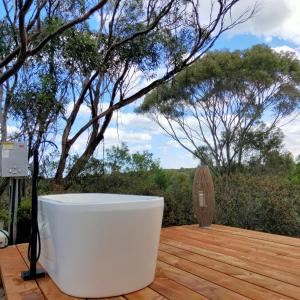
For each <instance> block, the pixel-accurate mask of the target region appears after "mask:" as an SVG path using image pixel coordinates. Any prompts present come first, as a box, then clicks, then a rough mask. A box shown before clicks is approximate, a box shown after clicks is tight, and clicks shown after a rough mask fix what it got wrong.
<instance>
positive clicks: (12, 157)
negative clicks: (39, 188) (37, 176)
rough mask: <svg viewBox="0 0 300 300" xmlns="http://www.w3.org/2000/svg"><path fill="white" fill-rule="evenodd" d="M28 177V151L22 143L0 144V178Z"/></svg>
mask: <svg viewBox="0 0 300 300" xmlns="http://www.w3.org/2000/svg"><path fill="white" fill-rule="evenodd" d="M27 175H28V151H27V146H26V144H24V143H17V142H5V143H1V144H0V176H1V177H12V178H16V177H25V176H27Z"/></svg>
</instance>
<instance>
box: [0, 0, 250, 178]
mask: <svg viewBox="0 0 300 300" xmlns="http://www.w3.org/2000/svg"><path fill="white" fill-rule="evenodd" d="M4 2H5V3H9V1H4ZM4 2H3V3H4ZM238 2H239V0H217V1H213V2H211V3H210V4H209V6H208V8H205V7H206V6H207V2H206V1H200V0H188V1H187V0H163V1H157V0H130V1H125V0H115V1H101V2H97V4H96V3H95V4H91V3H92V2H88V4H86V3H85V2H82V1H78V3H77V2H76V1H75V2H74V1H66V2H64V3H62V2H60V1H54V0H52V1H45V3H44V2H42V3H39V2H38V1H37V2H35V3H36V5H37V6H36V7H35V6H34V4H33V2H31V1H26V3H28V4H30V5H33V6H31V9H30V8H26V7H27V6H26V7H25V6H24V5H25V3H24V4H22V3H21V4H18V5H17V6H16V7H12V6H11V9H10V10H8V12H7V13H6V17H4V19H3V20H4V21H3V22H2V24H3V26H4V28H5V30H8V31H9V34H7V35H5V36H4V39H6V41H5V43H4V45H5V46H7V45H9V47H8V49H6V50H5V53H4V54H3V53H1V59H2V62H1V64H0V66H2V69H1V70H2V75H1V76H2V77H1V80H2V81H1V82H4V84H3V85H2V86H6V85H8V84H10V85H11V83H12V79H13V78H16V82H17V83H16V85H17V87H18V88H17V90H18V91H17V92H16V93H15V92H13V93H10V94H13V95H14V105H8V107H11V115H12V116H14V117H15V120H16V122H17V121H18V120H19V122H20V126H19V127H20V128H21V129H22V136H23V138H24V137H26V138H28V139H30V138H31V137H32V138H31V139H32V141H33V140H34V139H35V140H36V141H40V140H41V137H45V136H47V134H48V133H49V132H48V129H49V130H50V129H51V130H52V129H53V128H55V130H56V132H55V131H54V130H53V132H54V133H57V134H60V132H61V149H60V157H59V161H58V167H57V170H56V174H55V178H56V180H57V181H60V180H61V179H62V178H63V177H64V176H66V177H67V178H71V177H74V176H76V175H78V174H79V172H80V170H81V169H82V168H83V167H84V165H85V164H86V163H87V161H88V160H89V158H90V157H91V156H92V155H93V153H94V151H95V150H96V148H97V146H98V145H99V143H100V142H101V141H103V138H104V134H105V131H106V130H107V128H108V126H109V124H110V122H111V120H112V116H113V113H114V112H115V111H116V110H119V109H120V108H122V107H124V106H126V105H129V104H130V103H132V102H134V101H136V100H138V99H140V98H141V97H143V96H144V95H146V93H148V92H150V91H151V90H153V89H154V88H156V87H158V86H159V85H161V84H162V83H164V82H166V81H168V80H169V79H171V78H172V77H173V76H175V75H176V74H177V73H178V72H180V71H181V70H183V69H185V68H186V67H188V66H189V65H191V64H192V63H193V62H195V61H196V60H198V59H199V58H200V57H201V56H202V55H203V54H204V53H206V52H207V51H208V50H209V49H210V48H211V47H212V46H213V45H214V43H215V41H216V40H217V39H218V38H219V36H220V35H221V34H222V33H223V32H225V31H226V30H230V29H231V28H233V27H235V26H237V25H238V24H240V23H242V22H245V21H247V20H248V19H249V18H251V17H252V16H253V14H254V13H255V9H256V7H255V5H253V6H252V7H249V8H247V9H246V10H245V11H243V12H242V13H241V14H239V15H237V16H236V17H235V18H234V17H233V16H234V14H233V10H234V9H235V7H236V6H237V4H238ZM22 7H23V9H22ZM24 11H25V12H26V14H25V15H27V18H25V20H24V19H23V17H24V16H23V15H22V14H23V12H24ZM96 11H97V12H98V14H97V15H96V17H95V18H93V19H92V20H89V21H88V18H89V17H90V16H91V15H92V14H93V13H94V12H96ZM12 12H13V14H12ZM11 15H13V16H14V18H12V17H11ZM29 15H30V16H31V17H29ZM25 23H26V26H25V27H24V24H25ZM14 30H16V32H15V31H14ZM24 34H25V36H26V39H25V40H24ZM9 39H10V42H8V40H9ZM0 68H1V67H0ZM32 72H33V73H32ZM24 78H25V79H24ZM38 78H40V79H41V80H40V82H38ZM141 79H142V82H143V84H138V82H139V81H141ZM7 91H8V90H7ZM5 94H6V96H7V95H9V93H8V92H6V93H5ZM26 99H27V100H26ZM26 101H28V103H26ZM35 103H37V105H35ZM43 103H44V105H43ZM51 107H53V111H52V110H51ZM82 108H85V109H86V108H87V109H88V110H89V115H88V117H87V119H86V120H84V123H82V119H81V120H80V110H81V109H82ZM30 115H31V116H32V118H30V117H29V116H30ZM40 115H42V116H43V118H40V117H39V116H40ZM78 120H80V121H81V122H80V125H78V123H79V122H78ZM41 129H42V130H41ZM53 138H54V137H53ZM79 139H81V140H82V139H85V141H86V145H83V146H82V149H81V153H80V155H79V157H78V159H76V161H74V164H73V166H72V167H68V168H66V165H67V160H68V158H69V157H70V154H72V151H74V149H75V148H76V145H77V143H78V141H79ZM29 143H31V142H29ZM31 144H32V143H31Z"/></svg>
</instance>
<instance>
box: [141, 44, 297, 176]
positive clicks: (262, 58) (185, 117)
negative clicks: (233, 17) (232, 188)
mask: <svg viewBox="0 0 300 300" xmlns="http://www.w3.org/2000/svg"><path fill="white" fill-rule="evenodd" d="M299 84H300V65H299V61H298V60H297V58H296V56H295V55H294V54H293V53H288V52H285V53H284V52H281V53H276V52H275V51H273V50H272V49H271V48H269V47H267V46H263V45H257V46H253V47H252V48H250V49H247V50H243V51H234V52H230V51H214V52H210V53H207V54H206V55H205V56H204V57H203V58H202V59H201V60H199V61H197V62H196V63H194V64H193V65H191V66H190V67H189V68H187V69H186V70H185V71H182V72H180V73H179V74H178V75H177V76H176V77H175V78H174V80H171V81H168V82H166V83H165V84H163V85H161V86H160V87H158V88H156V89H155V90H154V91H152V92H151V93H150V94H148V95H147V96H146V98H145V100H144V102H143V103H142V105H141V106H140V108H139V111H140V112H142V113H146V114H147V115H149V116H150V117H151V118H152V119H153V120H154V121H155V122H156V123H157V124H158V125H159V126H160V127H161V128H162V129H163V130H164V132H165V133H166V134H167V135H168V136H170V137H171V138H172V139H174V140H175V141H176V142H178V143H179V144H180V145H181V146H182V147H183V148H184V149H186V150H187V151H189V152H190V153H192V154H193V155H195V156H196V157H197V158H199V159H200V161H201V162H202V163H203V164H206V165H209V166H210V167H211V168H212V170H213V171H214V172H215V173H216V174H218V173H220V172H222V171H226V172H231V171H232V170H233V169H234V168H236V167H237V166H240V165H241V164H242V163H243V162H245V161H246V160H247V159H250V158H251V157H253V156H255V155H256V156H261V155H262V154H266V153H267V152H266V151H267V150H268V151H269V152H270V150H271V149H272V147H273V146H274V147H275V148H276V147H277V148H278V143H277V144H276V140H278V138H277V137H278V133H277V132H276V126H277V124H278V123H279V122H280V121H281V120H282V119H283V118H285V117H286V116H287V115H289V114H291V113H292V112H294V111H295V110H296V109H297V108H298V107H299V99H300V90H299ZM272 145H273V146H272ZM269 146H270V147H271V149H267V148H268V147H269ZM274 147H273V148H274ZM275 148H274V149H275ZM260 161H261V159H260Z"/></svg>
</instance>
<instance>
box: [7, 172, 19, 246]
mask: <svg viewBox="0 0 300 300" xmlns="http://www.w3.org/2000/svg"><path fill="white" fill-rule="evenodd" d="M17 185H18V182H17V179H16V178H11V179H10V186H9V225H8V234H9V244H10V245H15V243H16V239H17V210H18V186H17Z"/></svg>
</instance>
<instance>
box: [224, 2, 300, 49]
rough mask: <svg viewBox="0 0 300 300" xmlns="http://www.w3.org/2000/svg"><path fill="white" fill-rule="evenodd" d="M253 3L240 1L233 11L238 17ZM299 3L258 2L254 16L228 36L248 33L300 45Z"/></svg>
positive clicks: (269, 39)
mask: <svg viewBox="0 0 300 300" xmlns="http://www.w3.org/2000/svg"><path fill="white" fill-rule="evenodd" d="M254 3H255V2H254V1H253V2H252V1H248V0H241V1H240V2H238V4H237V5H236V7H235V8H234V10H233V16H238V15H239V14H240V13H241V12H242V11H244V10H245V9H246V8H247V7H249V6H251V5H253V4H254ZM299 28H300V1H299V0H298V1H297V0H260V1H258V11H257V13H256V15H255V16H254V17H253V18H252V19H250V20H248V21H247V22H246V23H244V24H241V25H239V26H237V27H235V28H234V29H232V30H231V31H229V32H228V34H230V35H236V34H240V33H250V34H254V35H257V36H259V37H263V38H265V39H266V40H267V41H271V39H272V38H273V37H277V38H280V39H284V40H287V41H290V42H293V43H295V44H297V45H300V30H299Z"/></svg>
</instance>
